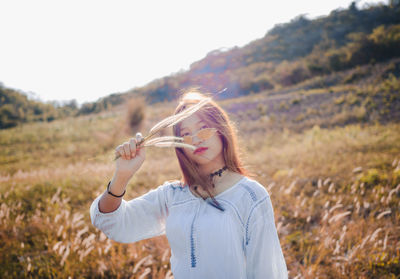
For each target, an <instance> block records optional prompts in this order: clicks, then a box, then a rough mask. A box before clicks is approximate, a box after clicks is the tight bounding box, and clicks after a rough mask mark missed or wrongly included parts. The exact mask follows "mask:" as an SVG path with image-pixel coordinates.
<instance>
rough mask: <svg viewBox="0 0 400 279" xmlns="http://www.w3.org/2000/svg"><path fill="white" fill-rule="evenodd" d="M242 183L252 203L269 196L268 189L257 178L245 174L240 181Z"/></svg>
mask: <svg viewBox="0 0 400 279" xmlns="http://www.w3.org/2000/svg"><path fill="white" fill-rule="evenodd" d="M240 185H241V186H242V188H243V189H244V190H245V191H246V192H247V193H248V195H249V197H250V199H251V200H252V203H256V202H258V201H260V200H261V199H264V198H265V197H269V192H268V190H267V189H266V188H265V187H264V185H262V184H261V183H260V182H258V181H257V180H256V179H253V178H250V177H247V176H245V177H244V178H243V179H242V180H241V181H240Z"/></svg>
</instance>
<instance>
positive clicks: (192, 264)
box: [90, 177, 288, 279]
mask: <svg viewBox="0 0 400 279" xmlns="http://www.w3.org/2000/svg"><path fill="white" fill-rule="evenodd" d="M100 197H101V195H100V196H99V197H97V198H96V199H95V200H94V201H93V203H92V205H91V207H90V217H91V220H92V223H93V225H94V226H96V227H97V228H99V229H100V230H102V231H103V232H104V233H105V234H106V235H107V236H108V237H109V238H110V239H113V240H115V241H117V242H122V243H132V242H136V241H139V240H142V239H147V238H151V237H154V236H158V235H163V234H166V236H167V238H168V241H169V244H170V247H171V258H170V263H171V270H172V273H173V275H174V278H175V279H197V278H198V279H204V278H207V279H213V278H218V279H223V278H226V279H244V278H247V279H253V278H257V279H261V278H263V279H264V278H279V279H280V278H287V277H288V273H287V267H286V262H285V259H284V256H283V253H282V249H281V246H280V242H279V238H278V234H277V231H276V227H275V221H274V211H273V207H272V204H271V199H270V196H269V193H268V192H267V190H266V189H265V188H264V187H263V186H262V185H261V184H260V183H258V182H257V181H255V180H253V179H250V178H248V177H243V178H242V179H241V180H240V181H239V182H237V183H236V184H235V185H234V186H232V187H231V188H229V189H228V190H225V191H224V192H222V193H220V194H219V195H217V196H216V197H215V198H216V200H217V201H218V202H219V203H220V205H221V206H222V207H223V208H224V209H225V210H224V211H221V210H219V209H217V208H216V207H214V206H212V205H211V204H210V202H212V200H211V199H210V198H208V199H207V200H203V199H201V198H199V197H196V196H194V195H193V194H192V192H191V191H190V190H189V187H187V186H186V187H181V185H180V184H179V181H173V182H165V183H164V184H163V185H160V186H158V187H157V188H156V189H153V190H150V191H149V192H148V193H146V194H144V195H142V196H140V197H138V198H135V199H132V200H130V201H125V200H122V203H121V205H120V206H119V207H118V208H117V209H116V210H115V211H113V212H110V213H101V212H100V211H99V209H98V202H99V199H100Z"/></svg>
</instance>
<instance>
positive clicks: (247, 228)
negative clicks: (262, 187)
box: [246, 196, 268, 246]
mask: <svg viewBox="0 0 400 279" xmlns="http://www.w3.org/2000/svg"><path fill="white" fill-rule="evenodd" d="M267 198H268V196H265V197H264V198H263V199H261V200H259V201H258V202H257V203H256V204H255V205H254V206H253V208H252V209H251V210H250V214H249V218H248V219H247V224H246V246H247V245H248V244H249V241H250V237H249V224H250V219H251V217H252V215H253V211H254V209H255V208H256V207H257V206H258V205H259V204H260V203H262V202H263V201H265V200H266V199H267Z"/></svg>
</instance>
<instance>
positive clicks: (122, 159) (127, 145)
mask: <svg viewBox="0 0 400 279" xmlns="http://www.w3.org/2000/svg"><path fill="white" fill-rule="evenodd" d="M141 140H142V134H141V133H137V134H136V138H131V139H130V140H129V141H127V142H124V143H123V144H121V145H119V146H118V147H117V148H116V149H115V155H116V156H117V157H119V158H118V159H117V160H116V170H115V176H116V177H118V178H119V180H126V181H129V179H131V177H132V176H133V174H134V173H135V172H137V171H138V170H139V168H140V167H141V165H142V164H143V162H144V160H145V158H146V152H145V148H144V147H143V146H142V147H140V148H138V147H137V146H136V145H137V143H138V142H140V141H141Z"/></svg>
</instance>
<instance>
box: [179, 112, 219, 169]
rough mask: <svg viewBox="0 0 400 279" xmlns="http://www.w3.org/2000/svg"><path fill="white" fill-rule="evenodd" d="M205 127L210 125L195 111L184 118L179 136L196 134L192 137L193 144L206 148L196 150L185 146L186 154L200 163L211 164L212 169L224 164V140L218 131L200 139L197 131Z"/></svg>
mask: <svg viewBox="0 0 400 279" xmlns="http://www.w3.org/2000/svg"><path fill="white" fill-rule="evenodd" d="M204 128H210V127H209V126H208V125H207V124H206V123H205V122H204V121H203V120H201V118H200V117H199V116H198V115H197V114H196V113H195V114H193V115H191V116H189V117H188V118H186V119H184V120H182V122H181V129H180V130H181V131H180V135H178V136H181V137H182V136H185V135H189V136H193V135H195V136H194V137H193V139H192V141H193V142H192V145H194V146H195V147H196V148H199V147H203V148H204V149H203V151H200V152H196V150H191V149H188V148H184V152H185V154H186V156H187V157H188V158H189V159H190V160H192V161H194V162H196V163H197V164H199V165H203V166H205V165H209V167H208V168H210V169H214V168H218V167H219V166H220V165H221V164H222V165H223V164H224V158H223V154H222V149H223V145H222V140H221V138H220V136H219V134H218V132H217V131H216V132H215V133H214V134H213V135H212V136H211V137H210V138H209V139H207V140H201V139H199V138H198V137H197V136H196V133H197V132H198V131H200V130H201V129H204ZM214 165H215V167H214ZM208 168H207V169H208Z"/></svg>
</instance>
